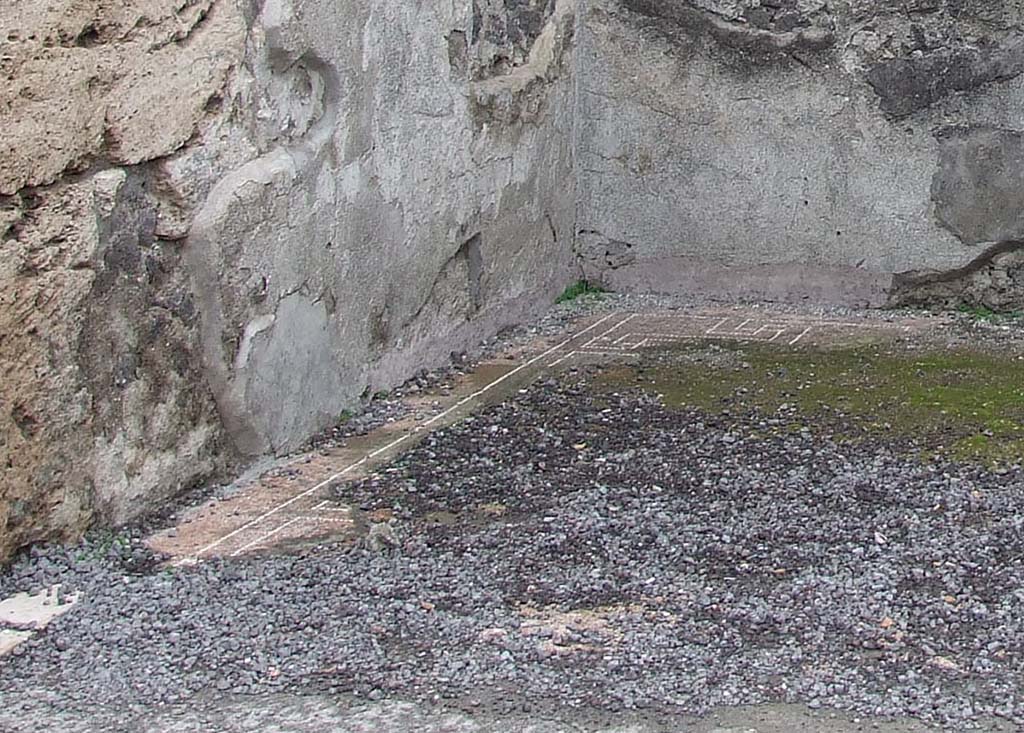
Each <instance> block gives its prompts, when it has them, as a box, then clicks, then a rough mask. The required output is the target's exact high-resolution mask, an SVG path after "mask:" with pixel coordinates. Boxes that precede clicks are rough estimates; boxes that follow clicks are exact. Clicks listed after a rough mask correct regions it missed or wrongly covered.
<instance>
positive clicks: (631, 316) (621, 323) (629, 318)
mask: <svg viewBox="0 0 1024 733" xmlns="http://www.w3.org/2000/svg"><path fill="white" fill-rule="evenodd" d="M638 315H639V313H630V314H629V315H628V316H626V317H625V318H623V319H622V320H621V321H619V322H618V323H617V324H615V325H614V326H612V327H611V328H609V329H608V330H607V331H605V332H604V333H602V334H601V335H600V336H595V337H594V338H592V339H590V341H588V342H587V343H585V344H583V346H581V347H580V348H581V349H586V348H588V347H590V346H591V345H592V344H593V343H594V342H595V341H597V340H598V339H607V338H608V336H609V335H610V334H611V333H612V332H613V331H617V330H618V329H619V328H621V327H622V326H625V325H626V324H627V323H629V322H630V321H632V320H633V319H634V318H636V317H637V316H638ZM601 320H602V321H603V320H604V319H603V318H602V319H601ZM598 323H600V321H598Z"/></svg>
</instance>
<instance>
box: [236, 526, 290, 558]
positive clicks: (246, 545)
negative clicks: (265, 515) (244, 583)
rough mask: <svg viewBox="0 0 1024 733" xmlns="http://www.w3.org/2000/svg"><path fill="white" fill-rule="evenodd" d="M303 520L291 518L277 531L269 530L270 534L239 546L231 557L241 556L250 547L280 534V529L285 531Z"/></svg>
mask: <svg viewBox="0 0 1024 733" xmlns="http://www.w3.org/2000/svg"><path fill="white" fill-rule="evenodd" d="M304 518H305V517H294V518H292V519H289V520H288V521H287V522H285V523H284V524H282V525H281V526H280V527H278V528H277V529H274V530H271V531H270V532H267V533H266V534H264V535H261V536H259V537H257V538H256V539H254V540H253V541H252V542H249V543H248V544H245V545H242V546H241V547H239V548H238V549H237V550H235V551H234V552H232V553H231V557H238V556H239V555H241V554H242V553H243V552H245V551H246V550H248V549H249V548H250V547H254V546H255V545H258V544H260V543H261V542H263V541H264V540H269V539H270V538H271V537H273V536H274V535H275V534H277V533H278V532H280V531H281V530H282V529H285V528H286V527H290V526H292V525H293V524H295V523H296V522H301V521H302V520H303V519H304Z"/></svg>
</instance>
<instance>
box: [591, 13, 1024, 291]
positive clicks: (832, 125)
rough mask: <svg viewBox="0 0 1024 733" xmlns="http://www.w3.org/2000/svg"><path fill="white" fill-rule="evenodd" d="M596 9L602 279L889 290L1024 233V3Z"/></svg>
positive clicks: (597, 257) (594, 86)
mask: <svg viewBox="0 0 1024 733" xmlns="http://www.w3.org/2000/svg"><path fill="white" fill-rule="evenodd" d="M580 15H581V19H582V22H581V33H580V41H579V48H578V49H577V53H578V54H579V58H580V61H579V63H580V67H581V69H583V72H582V73H581V75H580V81H579V84H580V90H579V95H580V98H579V110H580V116H579V119H578V121H577V124H578V126H579V130H580V133H579V148H580V149H579V156H578V161H579V169H580V178H579V180H580V189H579V191H580V193H579V196H580V204H579V217H578V221H577V231H578V233H579V236H578V237H577V240H576V242H577V247H578V250H579V254H580V257H581V259H582V262H583V267H584V270H585V271H586V273H587V275H588V277H590V278H592V279H594V280H597V281H600V282H603V283H604V284H606V285H608V286H610V287H612V288H616V289H626V290H634V289H641V290H654V291H663V292H698V293H702V294H713V295H718V296H725V297H744V298H767V299H773V300H792V299H803V298H811V299H814V300H818V301H821V302H842V303H849V304H869V305H880V304H884V303H887V302H893V303H895V302H903V301H905V300H906V299H907V298H908V297H911V296H909V295H908V293H907V292H906V289H907V288H908V287H910V285H909V283H913V282H921V281H920V278H921V277H931V276H934V275H938V274H941V273H945V272H956V271H959V270H960V269H961V268H964V267H965V266H967V265H968V264H969V263H971V262H974V261H975V259H976V258H978V257H979V256H980V255H981V254H982V253H983V252H984V250H985V249H986V247H987V246H988V245H992V244H994V243H997V242H999V241H1002V240H1005V239H1011V238H1020V237H1021V236H1022V233H1021V220H1020V212H1021V211H1022V210H1024V180H1022V179H1021V173H1020V171H1021V170H1022V168H1021V166H1020V155H1021V148H1020V140H1021V137H1020V136H1021V131H1022V130H1024V125H1022V122H1021V120H1022V119H1024V40H1022V38H1024V36H1022V33H1021V31H1022V26H1024V20H1022V19H1024V3H1022V2H1021V0H984V1H982V2H962V0H911V1H910V2H889V1H887V0H839V1H838V2H833V3H825V2H822V1H821V0H770V1H768V0H664V1H659V2H656V1H655V0H586V3H585V7H581V9H580ZM1001 261H1002V260H1000V262H1001ZM992 267H995V268H996V272H997V273H998V274H997V275H996V276H995V277H994V278H993V279H990V283H992V287H993V288H996V291H995V292H988V293H987V295H986V296H985V297H987V298H988V300H989V301H991V302H996V301H998V302H1004V303H1005V302H1013V301H1014V299H1015V298H1018V299H1019V297H1020V288H1019V287H1016V286H1014V287H1010V286H1007V287H1008V288H1009V289H1007V287H1002V286H998V285H996V283H1001V282H1004V281H1005V282H1013V281H1014V278H1015V277H1017V276H1016V275H1015V274H1014V273H1015V272H1016V271H1017V270H1014V269H1013V268H1012V267H1011V268H1010V269H1009V270H1007V269H1006V267H1003V266H1001V265H999V264H998V263H995V264H993V265H992ZM979 272H980V271H979ZM896 275H898V276H899V277H894V276H896ZM1015 287H1016V289H1014V288H1015ZM962 292H963V293H965V294H970V293H975V294H977V293H978V292H980V290H979V289H978V288H977V287H972V288H967V289H966V290H963V291H962ZM913 297H915V298H917V297H923V295H921V294H920V293H918V295H916V296H913ZM972 297H973V296H972ZM1018 302H1019V301H1018Z"/></svg>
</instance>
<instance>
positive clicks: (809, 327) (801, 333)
mask: <svg viewBox="0 0 1024 733" xmlns="http://www.w3.org/2000/svg"><path fill="white" fill-rule="evenodd" d="M812 328H814V326H808V327H807V328H805V329H804V330H803V331H801V332H800V335H799V336H797V337H796V338H795V339H793V340H792V341H790V342H789V345H790V346H792V345H793V344H795V343H796V342H797V341H799V340H800V339H802V338H803V337H804V336H806V335H807V334H809V333H810V332H811V329H812Z"/></svg>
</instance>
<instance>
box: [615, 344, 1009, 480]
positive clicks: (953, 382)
mask: <svg viewBox="0 0 1024 733" xmlns="http://www.w3.org/2000/svg"><path fill="white" fill-rule="evenodd" d="M598 382H599V383H604V384H605V385H607V386H613V385H620V386H621V385H623V384H630V385H635V386H639V387H641V388H643V389H645V390H649V391H652V392H656V393H658V394H660V395H662V396H663V399H664V401H665V403H666V405H668V406H680V407H682V406H685V407H696V408H700V409H703V410H706V411H709V412H721V411H723V410H725V411H728V412H729V413H731V414H737V415H739V414H749V413H751V412H756V413H758V414H760V415H762V416H771V417H775V418H777V419H776V420H774V421H773V424H776V425H780V426H782V427H784V428H787V429H788V428H791V427H793V426H794V425H795V426H797V427H802V426H803V425H807V426H810V427H812V428H814V427H816V426H824V427H827V428H828V429H829V431H830V432H831V433H833V434H834V435H836V436H837V437H839V438H845V439H859V438H863V437H866V436H871V435H879V434H884V435H890V436H899V437H902V438H907V439H911V440H912V441H913V442H914V443H915V444H917V445H919V446H920V447H921V448H922V449H924V450H928V451H937V452H941V453H944V454H947V455H949V456H950V457H954V458H958V459H962V460H978V461H982V462H987V463H1018V462H1021V461H1022V460H1024V358H1022V357H1021V356H1020V355H1017V354H1009V353H1006V354H1000V353H992V352H985V351H971V350H957V351H938V350H936V351H912V350H902V349H897V348H894V347H891V346H886V345H879V344H873V345H858V346H851V347H843V348H835V349H824V350H822V349H799V350H794V349H787V348H784V347H777V346H774V345H771V344H749V343H730V342H725V343H723V342H715V343H708V342H695V343H692V344H688V345H686V346H684V347H682V348H679V349H673V350H667V351H662V352H658V353H656V354H653V355H652V356H651V358H650V359H649V360H647V362H646V363H645V364H642V365H640V366H636V367H622V368H616V369H610V370H607V371H606V372H604V373H603V375H602V376H601V377H599V379H598ZM794 417H796V418H798V419H797V420H796V421H794V419H793V418H794Z"/></svg>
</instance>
